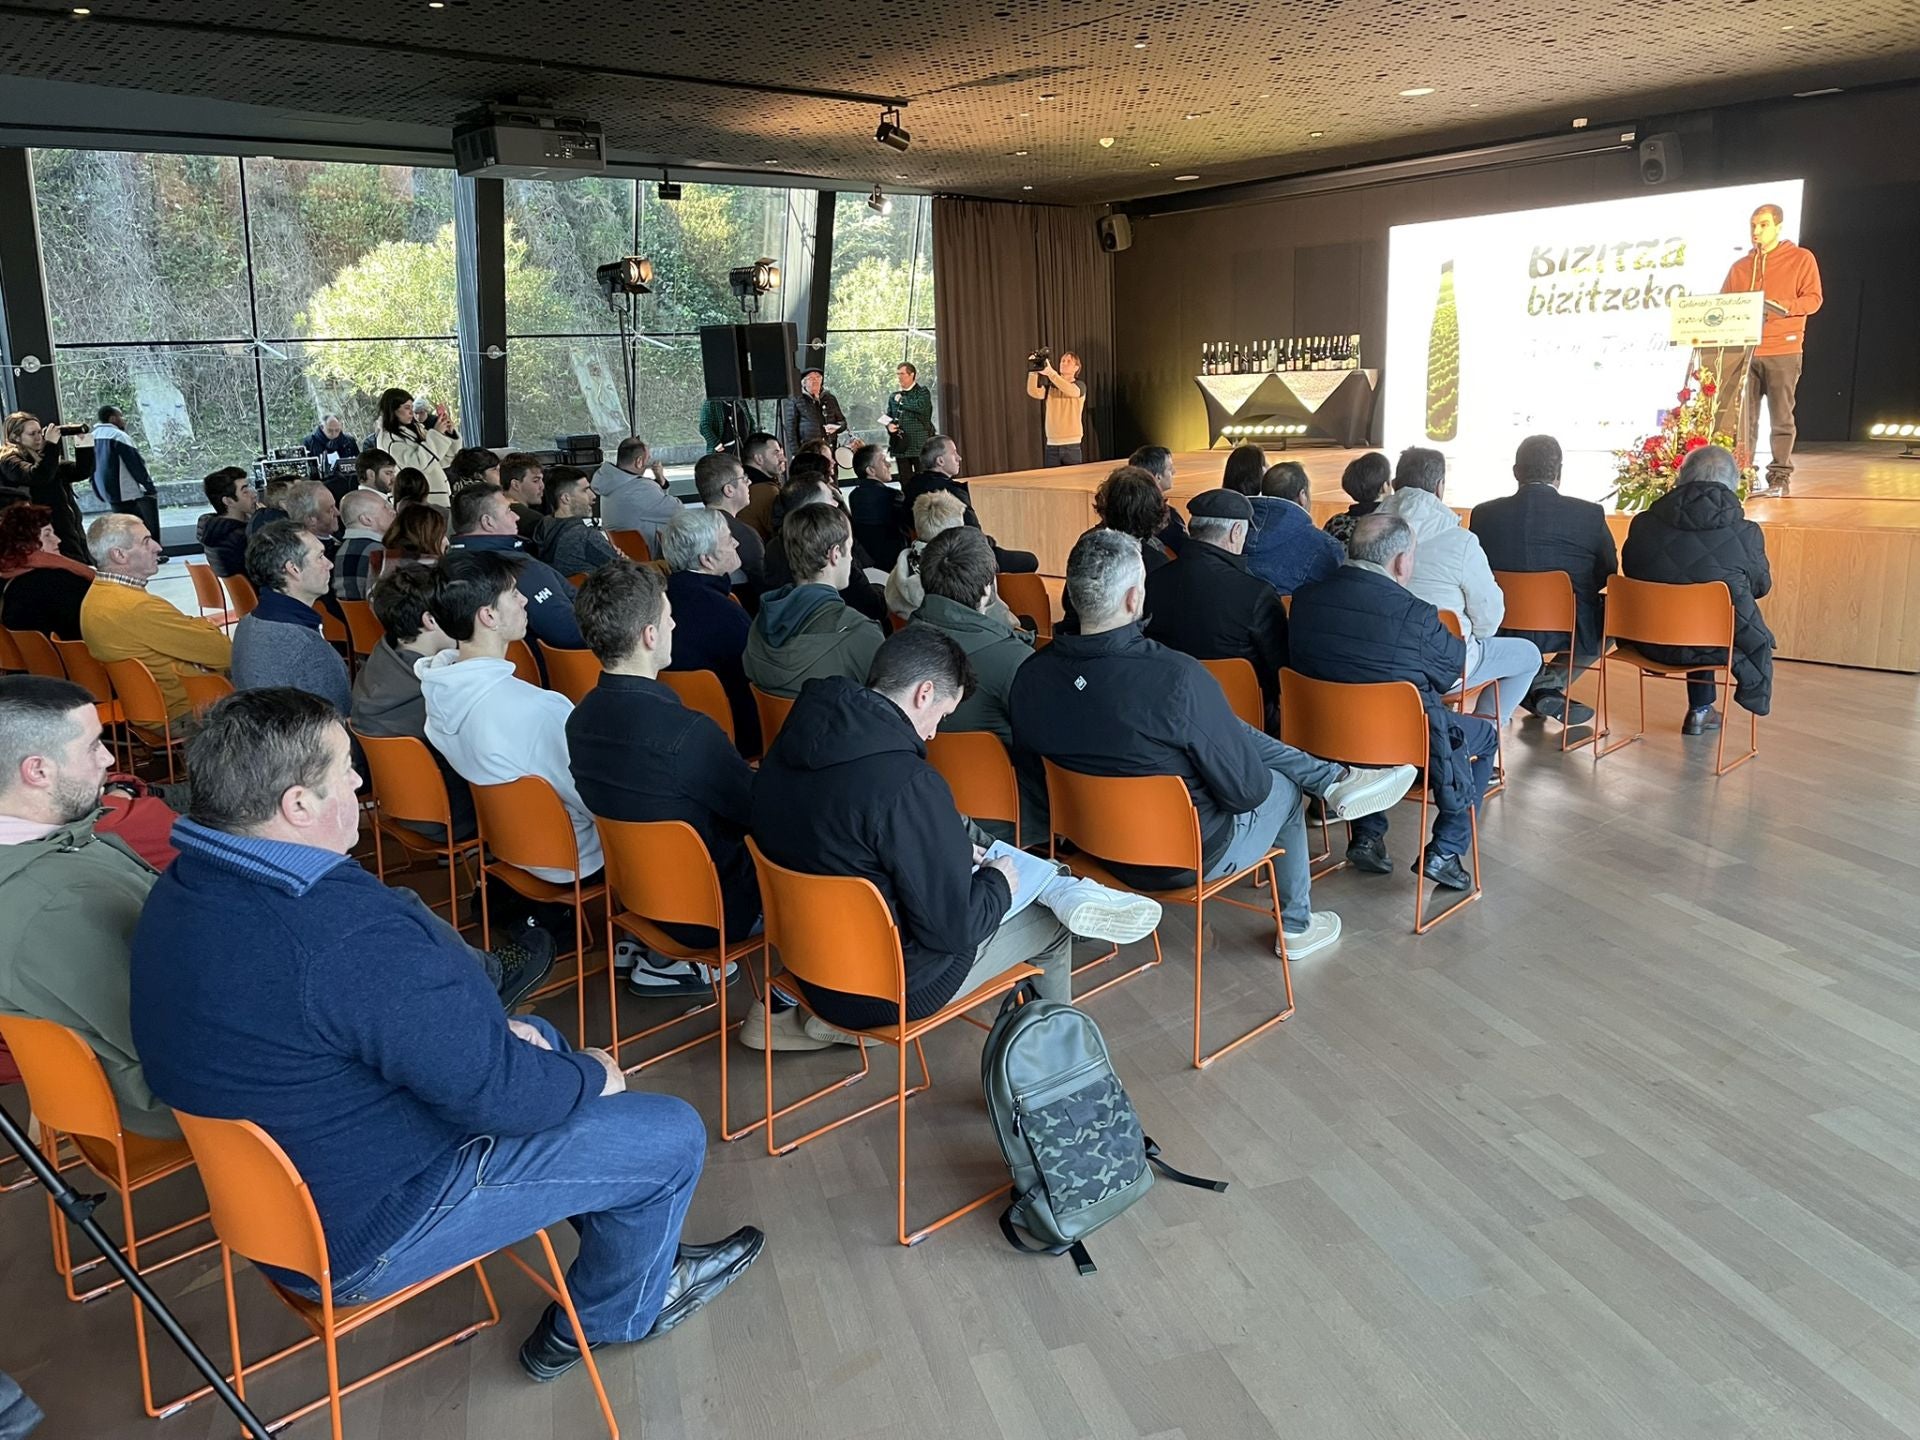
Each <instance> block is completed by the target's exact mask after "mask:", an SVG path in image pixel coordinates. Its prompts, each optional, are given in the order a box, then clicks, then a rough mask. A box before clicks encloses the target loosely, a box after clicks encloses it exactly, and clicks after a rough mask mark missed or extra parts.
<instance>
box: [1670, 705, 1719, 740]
mask: <svg viewBox="0 0 1920 1440" xmlns="http://www.w3.org/2000/svg"><path fill="white" fill-rule="evenodd" d="M1719 728H1720V712H1719V711H1717V710H1715V709H1714V708H1713V707H1712V706H1711V705H1703V706H1701V707H1700V708H1699V709H1698V710H1689V711H1687V718H1686V719H1684V720H1682V721H1681V722H1680V733H1681V734H1682V735H1704V734H1706V733H1707V731H1709V730H1718V729H1719Z"/></svg>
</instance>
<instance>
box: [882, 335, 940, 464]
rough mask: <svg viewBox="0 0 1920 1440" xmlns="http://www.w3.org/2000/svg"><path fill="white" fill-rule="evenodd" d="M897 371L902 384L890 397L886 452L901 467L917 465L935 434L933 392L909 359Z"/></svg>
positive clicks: (888, 400) (888, 399) (888, 402)
mask: <svg viewBox="0 0 1920 1440" xmlns="http://www.w3.org/2000/svg"><path fill="white" fill-rule="evenodd" d="M896 375H897V378H898V379H899V381H900V388H899V389H898V390H896V391H894V392H893V393H892V394H891V395H889V396H888V397H887V453H888V454H889V455H891V456H893V460H894V464H895V466H896V467H898V468H900V469H902V470H905V469H907V468H908V467H914V468H918V466H919V464H920V447H921V446H923V445H925V444H926V443H927V441H929V440H931V439H932V438H933V393H932V392H931V391H929V390H928V389H927V387H926V386H924V385H922V384H921V383H920V372H919V371H918V370H916V369H914V368H913V366H912V365H911V364H909V363H907V362H906V361H902V362H901V364H900V369H899V370H898V371H897V372H896Z"/></svg>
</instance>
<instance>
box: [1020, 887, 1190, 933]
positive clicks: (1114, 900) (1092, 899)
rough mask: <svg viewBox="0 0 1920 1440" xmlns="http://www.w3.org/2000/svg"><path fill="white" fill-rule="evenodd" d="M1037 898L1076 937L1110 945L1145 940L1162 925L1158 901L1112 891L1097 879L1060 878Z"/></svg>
mask: <svg viewBox="0 0 1920 1440" xmlns="http://www.w3.org/2000/svg"><path fill="white" fill-rule="evenodd" d="M1038 898H1039V902H1040V903H1041V904H1042V905H1045V906H1046V907H1047V908H1048V909H1049V910H1051V911H1052V912H1053V913H1054V915H1055V916H1056V917H1058V919H1059V921H1060V923H1061V924H1062V925H1064V926H1066V927H1067V929H1068V930H1070V931H1072V932H1073V933H1074V934H1075V935H1080V936H1083V937H1085V938H1086V939H1088V940H1105V941H1106V942H1107V943H1108V944H1110V945H1131V944H1132V943H1133V942H1134V941H1135V940H1144V939H1146V937H1147V936H1149V935H1151V934H1152V933H1153V932H1154V931H1155V930H1156V929H1158V928H1159V925H1160V902H1159V901H1158V900H1149V899H1147V897H1146V896H1144V895H1129V894H1128V893H1127V892H1126V891H1124V890H1109V889H1108V888H1107V887H1106V886H1104V885H1102V884H1100V883H1099V882H1098V881H1096V880H1072V879H1068V878H1067V877H1066V876H1061V877H1060V878H1059V879H1057V880H1054V881H1051V882H1049V883H1048V885H1047V887H1046V888H1045V889H1044V890H1042V891H1041V892H1040V895H1039V897H1038Z"/></svg>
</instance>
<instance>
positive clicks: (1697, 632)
mask: <svg viewBox="0 0 1920 1440" xmlns="http://www.w3.org/2000/svg"><path fill="white" fill-rule="evenodd" d="M1733 631H1734V611H1733V593H1732V592H1731V591H1730V590H1728V589H1727V585H1726V582H1725V581H1724V580H1707V581H1704V582H1702V583H1700V584H1698V585H1660V584H1656V583H1654V582H1653V581H1651V580H1629V579H1628V578H1627V577H1626V576H1624V575H1616V576H1614V577H1613V579H1611V580H1609V581H1608V582H1607V618H1606V624H1605V626H1604V627H1603V629H1602V632H1601V637H1600V735H1601V737H1602V738H1603V739H1604V738H1605V737H1606V735H1607V734H1608V733H1609V726H1608V710H1607V672H1608V670H1609V668H1610V667H1611V666H1613V665H1615V664H1621V665H1632V666H1633V667H1634V668H1635V669H1636V670H1637V671H1638V672H1639V676H1640V723H1639V726H1638V728H1637V729H1635V730H1634V732H1633V734H1631V735H1629V736H1628V737H1627V738H1626V739H1624V740H1618V741H1615V742H1614V743H1613V744H1611V745H1608V746H1606V747H1605V748H1604V749H1603V748H1601V747H1600V746H1599V745H1595V746H1594V748H1593V758H1594V760H1595V761H1598V760H1599V759H1600V758H1601V757H1602V756H1605V755H1611V754H1612V753H1613V752H1614V751H1616V750H1619V749H1621V748H1623V747H1624V746H1627V745H1631V744H1633V742H1634V741H1636V740H1638V739H1640V737H1641V736H1643V735H1645V734H1646V733H1647V678H1648V677H1649V676H1652V677H1653V678H1654V679H1656V680H1685V679H1686V678H1687V675H1688V674H1689V672H1691V671H1694V670H1705V671H1708V672H1709V673H1710V674H1711V675H1712V676H1713V678H1714V680H1715V681H1716V682H1717V684H1718V686H1719V690H1720V694H1721V695H1723V696H1725V697H1727V698H1726V702H1725V703H1724V704H1723V705H1722V706H1721V711H1722V713H1721V718H1720V746H1719V749H1718V751H1717V752H1716V753H1715V758H1714V764H1713V773H1714V774H1715V775H1725V774H1726V773H1727V772H1728V771H1730V770H1735V769H1738V768H1739V767H1740V766H1742V765H1744V764H1746V763H1747V761H1749V760H1751V759H1753V757H1754V756H1756V755H1758V754H1759V753H1760V717H1759V716H1758V715H1755V714H1754V713H1753V712H1752V711H1751V710H1749V711H1748V712H1747V720H1748V726H1747V749H1746V753H1745V754H1742V755H1737V756H1735V757H1734V760H1733V763H1732V764H1731V765H1730V764H1728V763H1727V724H1728V722H1729V721H1730V720H1731V719H1732V718H1733V717H1732V710H1733V705H1732V696H1733V683H1734V682H1733ZM1642 645H1686V646H1690V647H1693V648H1696V649H1701V650H1714V651H1721V652H1724V653H1725V655H1726V659H1725V660H1724V661H1717V662H1715V663H1714V664H1711V665H1663V664H1661V663H1660V662H1658V661H1656V660H1653V659H1651V658H1649V656H1648V655H1647V653H1646V652H1645V651H1644V650H1642V649H1640V648H1639V647H1640V646H1642Z"/></svg>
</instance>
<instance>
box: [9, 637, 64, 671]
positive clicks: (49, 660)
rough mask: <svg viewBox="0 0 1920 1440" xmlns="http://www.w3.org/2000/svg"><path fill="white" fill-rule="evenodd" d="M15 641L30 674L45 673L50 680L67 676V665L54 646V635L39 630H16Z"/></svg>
mask: <svg viewBox="0 0 1920 1440" xmlns="http://www.w3.org/2000/svg"><path fill="white" fill-rule="evenodd" d="M13 643H14V646H15V648H16V649H18V650H19V652H20V660H21V663H22V664H24V665H25V666H26V668H27V673H28V674H29V675H44V676H46V677H47V678H48V679H49V680H64V679H66V678H67V667H66V666H64V665H62V664H61V663H60V652H59V651H58V650H55V649H54V648H53V637H52V636H51V635H44V634H42V633H41V632H40V631H38V630H15V631H14V632H13Z"/></svg>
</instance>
